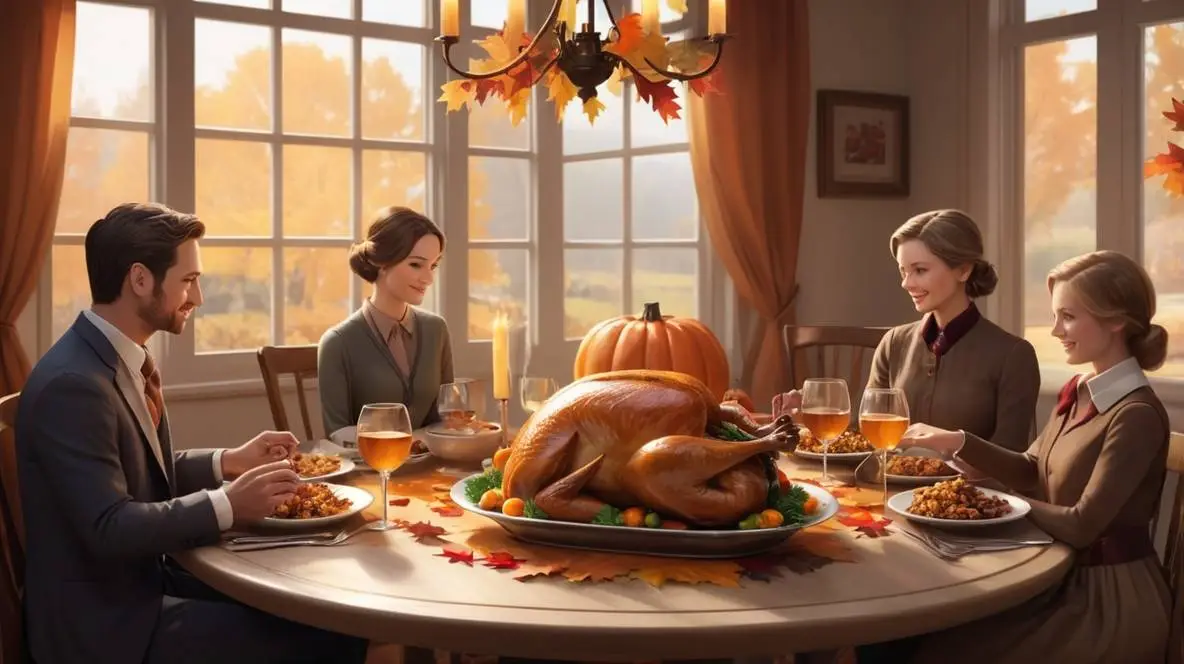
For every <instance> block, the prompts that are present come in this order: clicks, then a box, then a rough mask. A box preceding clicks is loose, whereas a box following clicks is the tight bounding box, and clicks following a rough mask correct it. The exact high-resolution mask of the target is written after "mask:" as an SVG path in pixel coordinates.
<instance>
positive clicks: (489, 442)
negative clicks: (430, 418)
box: [423, 423, 502, 464]
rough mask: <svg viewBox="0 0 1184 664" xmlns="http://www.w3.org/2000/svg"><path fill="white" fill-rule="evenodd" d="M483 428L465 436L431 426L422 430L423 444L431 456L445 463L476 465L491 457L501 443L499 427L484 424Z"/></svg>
mask: <svg viewBox="0 0 1184 664" xmlns="http://www.w3.org/2000/svg"><path fill="white" fill-rule="evenodd" d="M484 427H485V428H483V429H482V430H481V431H478V432H477V433H475V434H467V433H459V432H456V431H450V430H448V429H445V428H444V427H442V426H440V425H438V424H433V425H432V426H430V427H428V428H426V429H424V432H423V438H424V440H423V442H424V443H425V444H426V445H427V446H428V451H430V452H431V453H432V456H437V457H440V458H441V459H444V460H446V461H458V462H463V463H473V464H477V463H481V461H482V460H483V459H487V458H489V457H491V456H493V453H494V452H496V451H497V448H498V446H500V445H501V442H502V428H501V427H500V426H499V425H497V424H491V423H484Z"/></svg>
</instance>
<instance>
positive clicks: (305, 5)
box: [283, 0, 354, 18]
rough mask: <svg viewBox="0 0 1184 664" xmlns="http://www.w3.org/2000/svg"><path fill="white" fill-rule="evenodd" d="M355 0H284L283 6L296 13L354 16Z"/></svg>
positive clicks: (331, 16)
mask: <svg viewBox="0 0 1184 664" xmlns="http://www.w3.org/2000/svg"><path fill="white" fill-rule="evenodd" d="M353 7H354V0H284V4H283V8H284V11H286V12H292V13H294V14H312V15H313V16H328V17H330V18H353Z"/></svg>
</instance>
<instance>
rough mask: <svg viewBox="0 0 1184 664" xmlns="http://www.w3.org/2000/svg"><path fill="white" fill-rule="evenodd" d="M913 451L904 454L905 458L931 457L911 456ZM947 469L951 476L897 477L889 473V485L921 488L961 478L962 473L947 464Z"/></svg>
mask: <svg viewBox="0 0 1184 664" xmlns="http://www.w3.org/2000/svg"><path fill="white" fill-rule="evenodd" d="M914 449H916V448H914ZM911 451H912V450H908V451H907V452H904V453H903V454H904V455H905V456H929V455H928V454H909V452H911ZM946 468H949V469H950V471H951V474H949V475H895V474H893V473H888V483H889V484H911V485H913V486H920V485H923V484H936V483H938V482H945V481H948V480H956V479H958V478H959V477H960V476H961V473H959V472H958V471H956V470H954V469H953V468H950V465H949V464H946Z"/></svg>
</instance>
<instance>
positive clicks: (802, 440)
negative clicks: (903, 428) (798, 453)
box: [798, 427, 876, 454]
mask: <svg viewBox="0 0 1184 664" xmlns="http://www.w3.org/2000/svg"><path fill="white" fill-rule="evenodd" d="M798 438H799V442H798V449H799V450H802V451H803V452H817V453H818V454H822V441H820V440H818V439H817V438H815V437H814V434H813V433H811V432H810V430H809V429H807V428H806V427H798ZM875 449H876V448H875V447H874V446H873V445H872V444H871V442H869V441H868V439H867V438H864V437H863V434H861V433H859V432H858V431H850V430H848V431H844V432H843V433H841V434H839V437H838V438H836V439H834V440H832V441H831V442H830V447H828V448H827V450H826V452H827V454H851V453H855V452H873V451H875Z"/></svg>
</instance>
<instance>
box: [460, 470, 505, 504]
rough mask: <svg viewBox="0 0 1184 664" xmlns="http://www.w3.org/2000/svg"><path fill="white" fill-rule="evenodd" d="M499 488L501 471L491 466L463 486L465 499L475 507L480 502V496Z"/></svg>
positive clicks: (500, 486) (500, 485)
mask: <svg viewBox="0 0 1184 664" xmlns="http://www.w3.org/2000/svg"><path fill="white" fill-rule="evenodd" d="M500 488H502V471H500V470H498V469H497V468H493V467H492V466H491V467H489V468H486V469H485V472H484V473H483V474H481V475H480V476H478V477H474V478H473V479H471V480H469V483H468V484H466V485H465V498H468V499H469V502H470V503H473V504H474V505H476V504H477V503H480V502H481V496H483V495H485V492H486V491H489V490H490V489H500Z"/></svg>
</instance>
